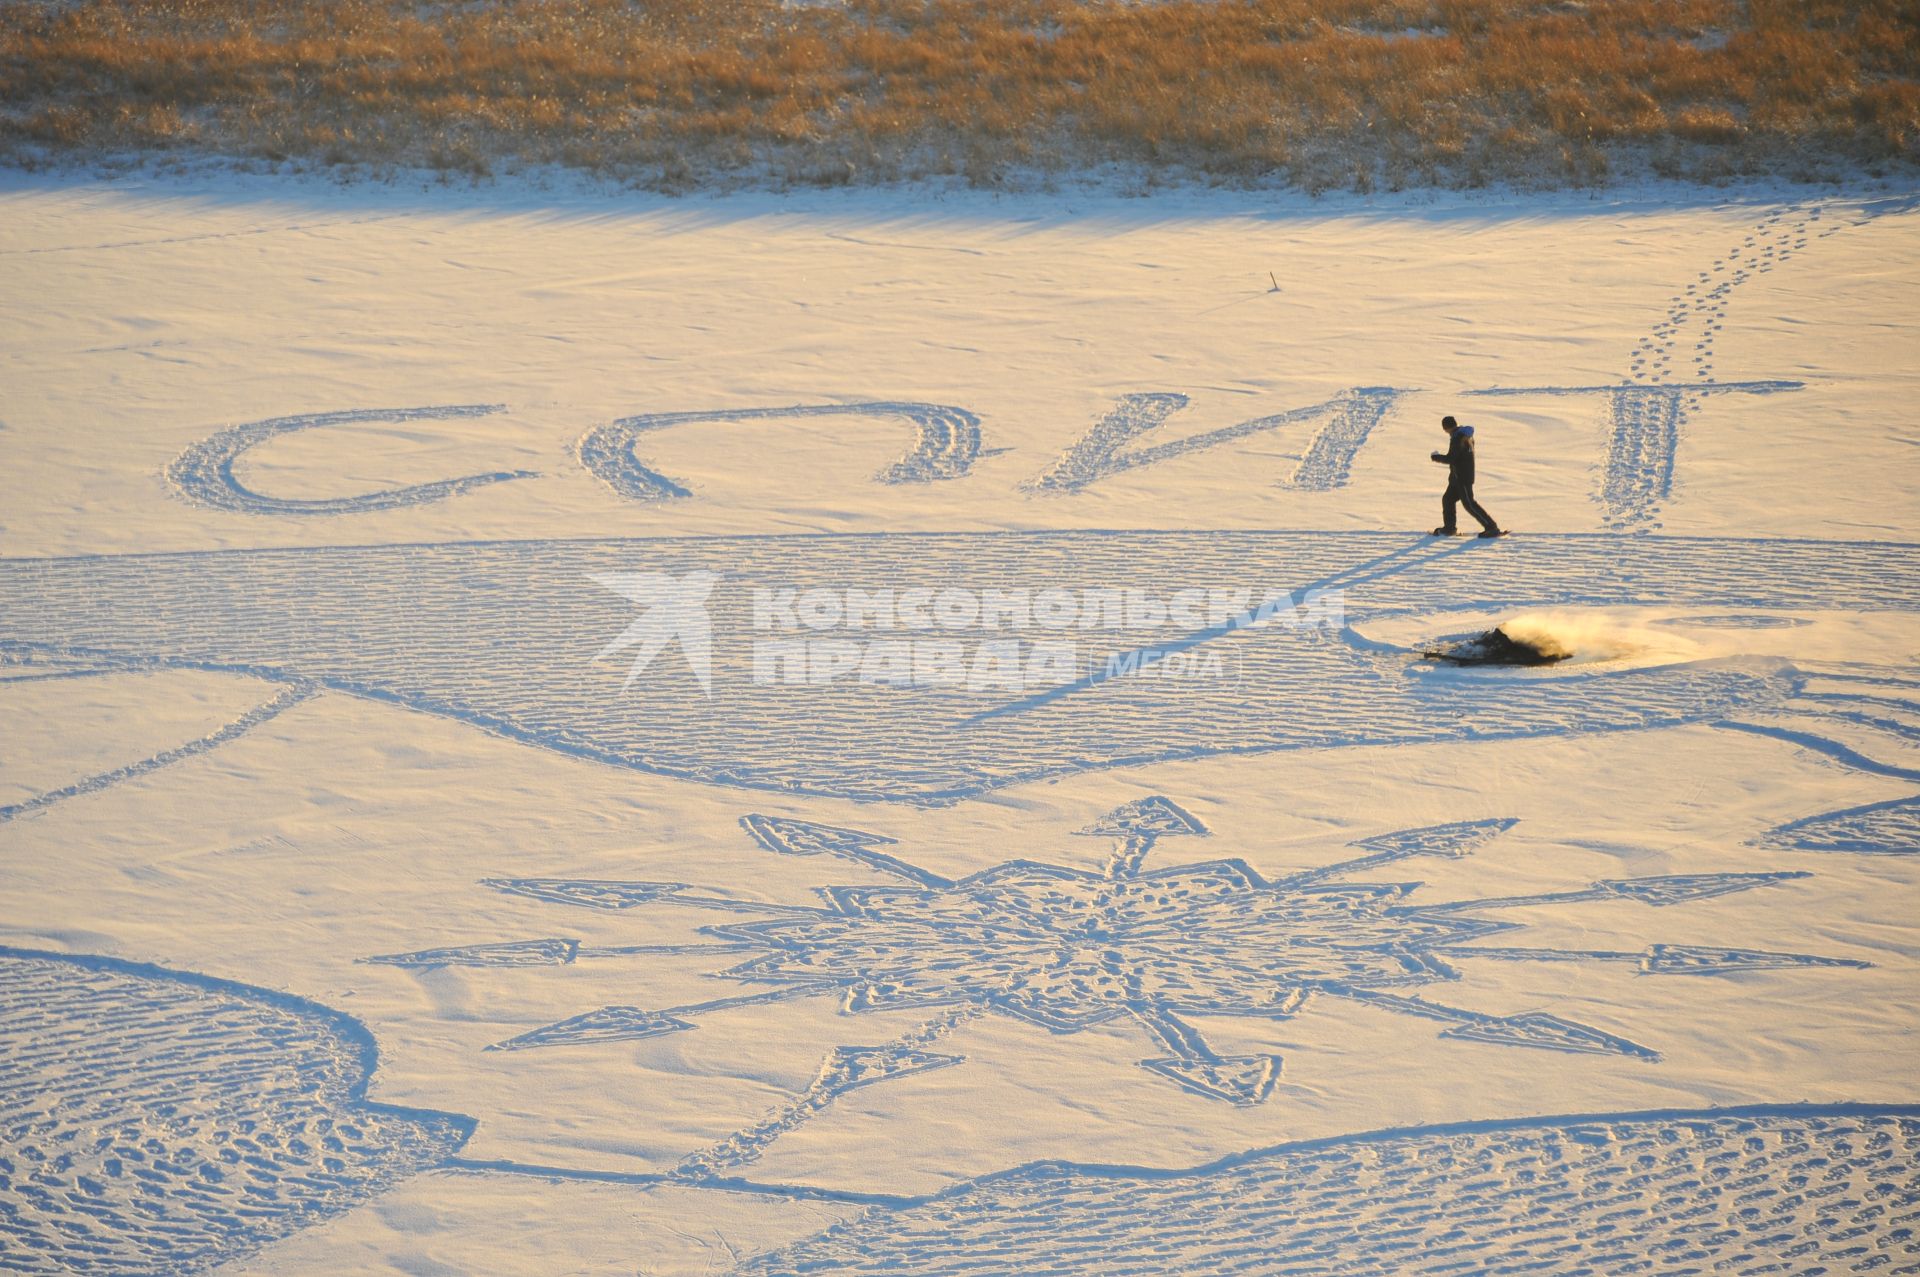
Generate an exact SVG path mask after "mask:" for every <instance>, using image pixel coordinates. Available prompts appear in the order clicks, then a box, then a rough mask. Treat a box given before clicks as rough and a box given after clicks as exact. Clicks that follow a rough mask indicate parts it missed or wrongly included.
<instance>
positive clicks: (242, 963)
mask: <svg viewBox="0 0 1920 1277" xmlns="http://www.w3.org/2000/svg"><path fill="white" fill-rule="evenodd" d="M1269 198H1270V197H1269ZM1917 290H1920V206H1916V203H1915V201H1914V200H1913V199H1911V198H1908V197H1905V196H1890V195H1888V194H1887V193H1885V192H1875V193H1873V194H1871V195H1867V194H1857V195H1851V196H1849V195H1831V194H1809V193H1808V192H1806V191H1804V190H1780V191H1749V192H1736V193H1725V192H1723V193H1718V194H1710V193H1703V194H1699V195H1697V196H1695V197H1693V198H1691V199H1676V198H1675V196H1674V194H1673V193H1672V192H1671V191H1669V192H1664V193H1659V194H1657V195H1647V196H1645V197H1644V198H1641V197H1638V196H1633V195H1627V196H1617V197H1608V198H1605V199H1593V198H1589V197H1587V196H1584V195H1582V196H1577V197H1576V196H1555V197H1530V198H1529V199H1527V200H1526V201H1524V202H1514V201H1508V202H1499V201H1496V200H1493V199H1491V198H1485V199H1480V200H1472V199H1463V198H1456V197H1442V198H1441V199H1439V200H1438V201H1437V202H1435V201H1434V200H1432V198H1431V197H1428V198H1426V199H1423V200H1419V201H1416V200H1412V199H1409V200H1407V201H1405V202H1402V203H1397V204H1389V203H1384V202H1383V203H1381V204H1379V205H1371V204H1362V203H1348V204H1336V205H1329V206H1316V205H1311V204H1295V205H1289V206H1288V207H1287V208H1286V209H1284V210H1282V211H1277V212H1276V211H1272V210H1271V209H1267V208H1263V207H1262V206H1261V204H1260V202H1259V201H1257V200H1256V199H1255V198H1254V197H1250V196H1230V195H1203V194H1184V195H1182V194H1175V195H1169V196H1167V197H1165V198H1164V199H1155V200H1129V199H1120V198H1110V197H1102V196H1093V195H1087V196H1072V197H1069V196H1052V197H1046V198H1042V197H1030V198H1028V197H1023V198H1021V199H1018V200H994V199H991V198H987V197H982V196H966V197H954V198H952V199H946V200H941V199H935V198H931V197H926V198H917V199H914V200H904V199H902V198H901V197H899V196H888V195H885V194H879V193H872V192H869V193H864V194H849V195H844V196H831V195H818V196H807V197H798V198H789V199H777V198H774V197H769V196H754V197H744V196H743V197H733V198H727V199H701V200H690V201H685V202H666V201H662V202H652V201H641V202H638V203H636V202H633V201H622V200H617V199H615V198H612V197H605V198H601V197H590V196H586V195H564V196H561V195H554V196H541V195H539V194H538V193H536V192H533V191H530V190H528V191H519V192H517V193H516V192H509V193H500V192H492V193H488V192H465V193H449V192H444V191H434V192H425V191H422V192H419V193H410V192H408V191H406V190H405V189H395V188H371V189H351V190H344V191H342V190H336V189H330V188H326V187H323V186H319V185H315V186H311V187H290V186H277V185H274V184H272V183H269V182H266V181H264V180H254V179H241V178H228V179H221V180H218V181H213V180H207V181H203V182H200V183H198V184H196V183H194V182H192V181H189V180H185V179H182V180H177V181H174V182H171V183H163V182H138V181H125V182H120V183H111V184H90V183H87V182H83V181H79V180H75V179H55V178H26V177H19V176H14V177H11V178H8V179H6V183H5V185H4V186H0V361H4V363H3V364H0V367H4V370H5V371H4V381H3V384H4V387H5V393H4V396H0V941H4V944H5V946H7V947H5V948H0V1267H5V1268H9V1269H19V1270H22V1271H29V1272H65V1271H101V1272H128V1271H146V1270H158V1271H182V1270H197V1269H201V1268H209V1267H215V1266H221V1265H226V1266H229V1267H230V1269H231V1270H232V1271H236V1272H259V1273H315V1274H319V1273H335V1272H346V1271H355V1272H373V1273H413V1274H420V1273H451V1272H487V1273H511V1272H525V1273H541V1274H546V1273H563V1272H566V1273H571V1272H636V1271H637V1272H645V1273H662V1274H666V1273H674V1274H678V1273H708V1272H730V1271H741V1272H754V1273H762V1272H765V1273H775V1272H791V1271H827V1272H834V1271H872V1272H909V1271H911V1272H922V1271H924V1272H941V1273H965V1274H975V1273H1001V1272H1006V1273H1037V1272H1103V1273H1114V1272H1165V1273H1193V1272H1229V1271H1230V1272H1242V1271H1244V1272H1263V1273H1264V1272H1301V1273H1319V1272H1326V1271H1329V1270H1330V1269H1332V1268H1333V1267H1334V1266H1336V1265H1342V1266H1343V1267H1342V1268H1341V1270H1342V1271H1353V1272H1368V1273H1374V1272H1377V1273H1383V1274H1387V1273H1406V1272H1421V1271H1451V1272H1457V1271H1485V1270H1493V1269H1496V1268H1497V1267H1498V1266H1499V1265H1501V1264H1512V1265H1516V1266H1518V1265H1522V1264H1526V1263H1531V1264H1533V1265H1535V1266H1536V1267H1535V1268H1533V1269H1530V1271H1541V1270H1543V1271H1594V1272H1601V1273H1609V1274H1617V1273H1624V1272H1631V1271H1648V1272H1665V1271H1674V1270H1676V1269H1678V1268H1682V1267H1686V1266H1689V1265H1693V1266H1697V1267H1700V1268H1703V1269H1710V1268H1712V1267H1713V1266H1714V1265H1716V1264H1717V1265H1721V1266H1722V1268H1723V1269H1724V1270H1726V1271H1755V1272H1758V1271H1769V1272H1785V1271H1793V1272H1799V1271H1809V1270H1811V1269H1812V1268H1814V1267H1816V1266H1817V1265H1820V1264H1825V1265H1826V1266H1827V1268H1826V1270H1827V1271H1855V1270H1860V1271H1866V1270H1868V1269H1869V1268H1871V1269H1873V1270H1875V1271H1920V1268H1916V1267H1915V1266H1916V1265H1920V1241H1916V1234H1915V1231H1914V1229H1915V1220H1916V1218H1917V1217H1920V1174H1917V1173H1916V1170H1915V1157H1916V1154H1917V1153H1920V1094H1916V1090H1915V1086H1914V1083H1913V1077H1914V1076H1915V1073H1916V1065H1920V1047H1917V1046H1916V1024H1917V1023H1920V979H1917V978H1916V973H1917V972H1920V944H1917V943H1916V929H1915V924H1914V922H1913V919H1914V917H1915V915H1916V905H1920V855H1916V853H1917V852H1920V789H1917V786H1920V620H1917V619H1916V616H1915V611H1916V604H1915V602H1914V600H1915V599H1916V597H1920V557H1917V556H1916V543H1917V542H1920V501H1917V500H1916V498H1915V496H1914V487H1915V482H1914V481H1915V471H1916V462H1920V451H1916V450H1917V449H1920V426H1916V424H1915V419H1914V413H1913V404H1914V403H1915V402H1916V399H1920V357H1917V356H1916V353H1915V352H1916V351H1920V306H1917V305H1916V301H1915V299H1916V296H1920V291H1917ZM1445 413H1452V414H1456V415H1458V416H1459V417H1460V418H1461V419H1462V420H1463V421H1465V422H1468V423H1470V424H1472V425H1474V426H1475V428H1476V431H1477V442H1478V447H1479V458H1480V459H1479V469H1480V478H1479V486H1478V495H1479V497H1480V499H1481V501H1482V502H1483V503H1484V504H1485V505H1486V506H1487V507H1488V508H1489V509H1490V510H1491V511H1492V512H1493V514H1494V515H1495V516H1497V517H1498V518H1499V519H1500V521H1501V522H1502V523H1503V524H1504V525H1506V526H1507V527H1509V528H1510V529H1513V530H1514V535H1513V536H1511V537H1509V538H1507V539H1505V540H1500V541H1492V542H1482V541H1478V540H1475V539H1473V538H1471V537H1466V538H1461V539H1457V540H1437V539H1431V538H1428V537H1427V536H1425V535H1424V534H1425V533H1426V531H1427V529H1429V528H1431V527H1432V526H1433V525H1434V524H1435V523H1437V522H1438V520H1439V511H1438V509H1437V505H1438V495H1439V491H1440V488H1441V486H1442V485H1443V482H1444V473H1443V472H1442V471H1441V470H1440V468H1439V467H1436V466H1434V465H1433V464H1431V463H1430V462H1429V460H1428V456H1427V454H1428V453H1429V452H1430V451H1432V450H1433V449H1435V448H1438V447H1441V446H1443V444H1444V442H1445V441H1444V438H1443V437H1442V435H1441V433H1440V431H1439V430H1438V428H1437V422H1438V420H1439V418H1440V416H1441V415H1442V414H1445ZM1465 526H1466V528H1467V530H1469V531H1470V530H1471V526H1472V525H1471V523H1470V522H1469V523H1467V524H1466V525H1465ZM1510 621H1517V622H1518V629H1520V630H1528V631H1529V632H1532V633H1536V634H1544V635H1548V636H1552V637H1553V638H1555V639H1556V641H1559V642H1561V643H1563V644H1564V645H1565V646H1566V647H1567V648H1568V649H1570V650H1571V651H1572V652H1573V656H1572V657H1571V658H1570V659H1568V660H1566V661H1563V662H1560V663H1557V664H1553V665H1547V666H1541V667H1535V668H1527V669H1517V668H1515V669H1507V668H1474V669H1465V668H1451V667H1446V666H1444V665H1437V664H1435V663H1434V662H1432V661H1430V660H1423V659H1422V658H1421V655H1420V654H1421V652H1422V651H1423V650H1424V649H1426V648H1428V647H1430V646H1431V645H1433V644H1434V643H1436V642H1442V641H1446V640H1450V639H1455V638H1461V637H1465V636H1469V635H1473V634H1477V633H1479V632H1481V631H1483V630H1485V629H1487V628H1489V627H1491V626H1493V625H1496V624H1499V623H1502V622H1510ZM1529 627H1530V628H1529ZM1769 1264H1771V1265H1775V1266H1774V1267H1767V1265H1769Z"/></svg>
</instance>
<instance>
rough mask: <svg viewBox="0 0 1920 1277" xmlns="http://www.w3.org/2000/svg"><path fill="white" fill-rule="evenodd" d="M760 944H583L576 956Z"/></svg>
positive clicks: (728, 949)
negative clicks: (590, 945)
mask: <svg viewBox="0 0 1920 1277" xmlns="http://www.w3.org/2000/svg"><path fill="white" fill-rule="evenodd" d="M765 951H766V946H765V945H758V944H616V945H599V946H595V947H592V948H588V947H587V946H585V945H582V946H581V948H580V950H579V952H578V954H577V955H576V956H578V957H582V958H629V957H635V956H638V955H640V954H651V953H666V954H675V953H763V952H765Z"/></svg>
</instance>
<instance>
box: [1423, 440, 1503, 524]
mask: <svg viewBox="0 0 1920 1277" xmlns="http://www.w3.org/2000/svg"><path fill="white" fill-rule="evenodd" d="M1440 428H1441V429H1442V430H1444V431H1446V432H1447V450H1446V451H1445V452H1436V453H1434V454H1433V459H1434V460H1435V461H1437V462H1439V463H1440V464H1441V465H1443V466H1445V467H1446V468H1447V491H1446V495H1444V496H1442V497H1441V498H1440V515H1441V518H1442V519H1444V520H1445V522H1443V523H1441V525H1440V526H1439V527H1437V528H1435V529H1434V530H1433V535H1435V536H1437V537H1450V536H1453V535H1455V533H1456V532H1457V531H1458V529H1457V528H1455V527H1454V522H1453V508H1454V506H1455V505H1463V506H1465V507H1467V513H1468V514H1470V515H1472V516H1473V517H1474V518H1475V519H1477V520H1478V521H1479V523H1480V535H1481V536H1483V537H1497V536H1505V535H1506V534H1505V533H1503V532H1502V531H1501V530H1500V527H1499V525H1498V524H1496V523H1494V521H1493V516H1492V515H1490V514H1488V513H1487V512H1486V511H1485V510H1483V509H1481V508H1480V503H1479V502H1478V501H1475V500H1474V499H1473V427H1472V426H1463V425H1461V424H1460V423H1459V422H1457V421H1455V420H1454V419H1453V418H1452V417H1442V418H1440Z"/></svg>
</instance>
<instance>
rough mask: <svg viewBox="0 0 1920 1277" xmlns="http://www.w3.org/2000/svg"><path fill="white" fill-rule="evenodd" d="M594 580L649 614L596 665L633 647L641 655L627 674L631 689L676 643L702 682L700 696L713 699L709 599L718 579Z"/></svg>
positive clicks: (698, 575)
mask: <svg viewBox="0 0 1920 1277" xmlns="http://www.w3.org/2000/svg"><path fill="white" fill-rule="evenodd" d="M592 579H593V580H594V581H595V582H597V583H598V584H600V585H603V586H605V587H606V588H607V589H609V590H612V591H613V592H614V593H615V594H618V595H620V596H621V597H622V598H627V599H631V600H632V601H633V602H635V603H638V604H639V605H640V606H641V607H644V608H645V609H647V610H646V611H645V612H643V613H642V614H641V615H640V618H639V619H638V620H636V621H634V622H633V623H632V624H631V625H629V626H627V628H626V629H624V630H622V631H621V632H620V636H619V637H618V638H616V639H614V640H613V642H611V643H609V644H607V645H606V646H605V647H603V648H601V649H600V651H599V652H598V653H597V654H595V656H594V659H595V660H604V659H605V658H606V657H609V656H612V655H613V654H614V653H615V652H623V651H625V650H626V649H627V648H630V647H633V648H638V649H639V651H637V652H635V653H634V655H633V664H632V665H630V666H629V667H628V668H627V681H626V682H625V683H623V684H622V685H621V690H623V691H624V690H627V689H629V688H631V687H632V686H633V683H634V680H635V679H637V678H639V677H640V676H641V675H642V674H644V673H646V670H647V666H648V665H649V664H651V663H652V661H653V658H654V657H656V656H658V655H659V654H660V653H661V651H662V650H663V649H665V647H666V646H667V644H669V643H673V642H678V643H679V644H680V655H681V656H683V657H685V658H686V662H687V668H688V669H690V670H692V671H693V676H694V678H695V679H697V680H699V683H700V691H701V692H702V693H703V694H705V695H707V696H712V695H713V618H712V617H710V616H708V615H707V596H708V595H709V594H711V593H713V587H714V585H715V584H716V583H718V581H719V580H720V577H719V574H718V573H714V572H687V573H683V574H682V575H680V576H668V575H667V574H666V573H664V572H608V573H600V574H596V575H595V576H594V577H593V578H592Z"/></svg>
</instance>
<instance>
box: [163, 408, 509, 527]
mask: <svg viewBox="0 0 1920 1277" xmlns="http://www.w3.org/2000/svg"><path fill="white" fill-rule="evenodd" d="M505 410H506V405H505V404H454V405H448V406H443V407H428V408H362V409H353V410H350V411H346V412H314V413H303V414H301V415H299V416H295V417H269V418H268V419H266V420H265V421H250V422H248V423H247V424H246V425H244V426H234V427H233V428H231V429H229V430H222V431H220V432H219V433H217V434H214V435H210V436H208V437H207V438H205V439H203V440H201V441H200V442H199V443H196V444H194V445H193V446H192V447H191V448H188V449H187V450H186V451H185V452H183V453H181V454H180V455H179V456H177V457H175V458H174V459H173V462H172V464H170V465H169V466H168V467H167V481H168V482H169V483H171V484H173V486H174V488H175V489H176V490H177V491H178V492H179V493H180V495H181V496H183V497H185V498H186V499H187V500H189V501H191V502H193V503H194V504H195V505H201V506H206V507H207V508H209V509H213V510H232V511H236V512H238V513H242V514H366V513H369V512H371V511H375V510H395V509H399V508H401V507H403V506H411V505H425V504H426V503H428V502H430V501H442V500H445V499H446V498H447V497H451V496H456V495H458V494H459V493H462V492H465V491H467V490H468V489H470V488H479V487H484V486H485V485H487V484H490V483H506V482H508V481H510V480H513V479H535V478H538V477H539V476H538V474H536V473H535V472H533V471H531V470H502V471H497V472H495V473H493V474H470V475H467V476H465V477H463V478H459V479H439V480H436V481H435V482H433V483H419V484H414V485H413V486H411V487H405V488H391V489H388V490H387V491H384V492H366V493H362V494H360V495H358V496H351V497H328V498H325V499H322V500H317V501H295V500H290V499H286V498H282V497H270V496H266V495H263V494H262V493H258V492H255V491H253V490H252V489H251V488H248V487H247V486H246V485H245V484H243V483H241V482H240V480H239V479H238V478H237V477H235V475H234V473H233V464H234V462H235V461H237V460H239V458H240V454H242V453H243V452H245V451H247V449H249V448H252V447H254V446H255V445H257V444H262V443H265V442H266V441H267V440H269V439H273V438H277V437H278V436H280V435H286V434H292V433H293V432H294V431H296V430H311V429H313V428H315V427H318V426H337V425H342V424H344V423H347V422H351V421H444V420H449V419H454V418H463V417H485V416H488V415H490V414H492V413H496V412H504V411H505Z"/></svg>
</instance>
